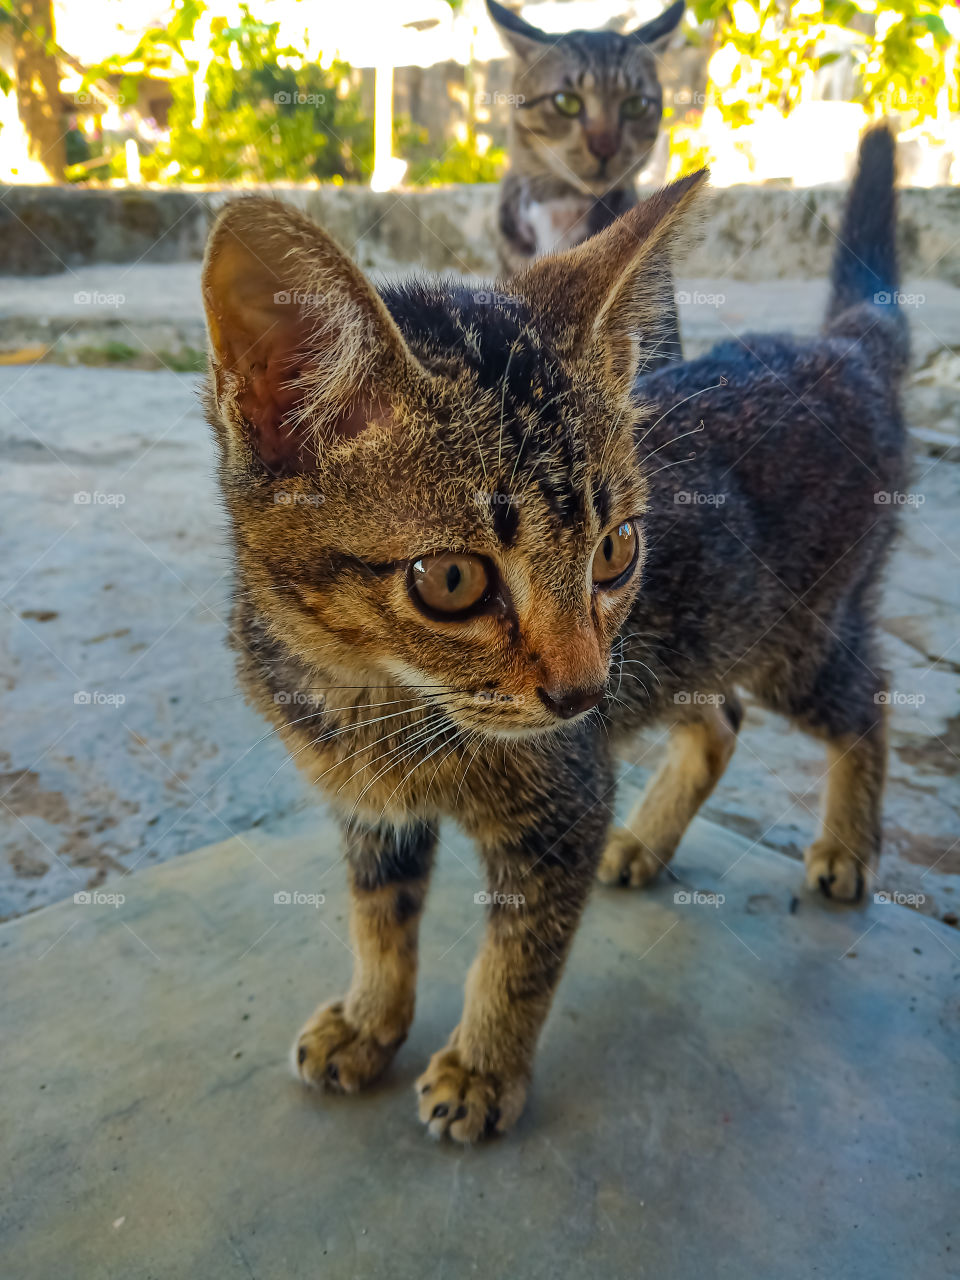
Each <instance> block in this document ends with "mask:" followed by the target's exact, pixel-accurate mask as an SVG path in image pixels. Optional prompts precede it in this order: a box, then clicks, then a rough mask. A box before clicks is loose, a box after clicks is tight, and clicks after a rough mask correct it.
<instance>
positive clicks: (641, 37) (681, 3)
mask: <svg viewBox="0 0 960 1280" xmlns="http://www.w3.org/2000/svg"><path fill="white" fill-rule="evenodd" d="M686 7H687V6H686V0H676V2H675V3H674V4H672V5H671V6H670V8H669V9H664V11H663V13H661V14H660V16H659V17H658V18H652V19H651V20H650V21H649V22H646V23H644V25H643V26H642V27H637V29H636V31H631V32H630V36H631V38H632V39H634V40H637V41H639V42H640V44H645V45H646V46H647V48H648V49H652V50H653V52H654V53H662V52H663V50H664V49H665V48H666V47H667V45H668V44H669V43H670V37H671V36H672V35H673V33H674V31H676V29H677V27H678V26H679V25H680V19H681V18H682V17H683V11H684V9H685V8H686Z"/></svg>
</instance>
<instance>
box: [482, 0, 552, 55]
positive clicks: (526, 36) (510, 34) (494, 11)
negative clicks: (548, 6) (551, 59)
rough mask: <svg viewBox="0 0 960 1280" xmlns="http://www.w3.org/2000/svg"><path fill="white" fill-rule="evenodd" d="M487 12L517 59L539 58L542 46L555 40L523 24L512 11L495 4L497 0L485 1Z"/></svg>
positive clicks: (525, 23)
mask: <svg viewBox="0 0 960 1280" xmlns="http://www.w3.org/2000/svg"><path fill="white" fill-rule="evenodd" d="M487 12H488V13H489V14H490V17H491V18H492V19H493V23H494V26H495V27H496V28H497V30H498V31H499V33H500V38H501V39H502V40H503V42H504V44H506V45H507V46H508V47H509V48H510V50H511V51H512V52H513V53H515V54H516V55H517V57H518V58H521V59H524V60H526V59H528V58H534V57H539V56H540V54H542V53H543V49H544V45H548V44H553V43H554V42H555V41H556V39H557V37H556V36H551V35H548V34H547V33H546V31H541V30H540V28H539V27H534V26H532V25H531V24H530V23H529V22H524V20H523V18H521V17H520V15H519V14H518V13H514V12H513V10H512V9H507V8H506V7H505V6H504V5H502V4H497V0H487Z"/></svg>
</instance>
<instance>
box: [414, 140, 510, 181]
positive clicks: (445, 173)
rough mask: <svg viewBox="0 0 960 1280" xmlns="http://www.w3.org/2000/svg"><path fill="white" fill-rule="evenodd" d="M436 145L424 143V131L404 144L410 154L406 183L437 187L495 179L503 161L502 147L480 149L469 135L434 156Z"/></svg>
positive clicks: (496, 179) (503, 166)
mask: <svg viewBox="0 0 960 1280" xmlns="http://www.w3.org/2000/svg"><path fill="white" fill-rule="evenodd" d="M436 150H437V149H436V146H428V145H427V142H426V134H425V133H424V132H423V131H421V140H420V141H419V142H417V143H414V144H409V143H408V145H407V147H406V151H407V154H408V155H409V156H410V168H409V170H408V171H407V179H408V181H409V182H412V183H414V184H415V185H417V186H430V187H438V186H443V185H444V184H445V183H448V182H499V181H500V179H501V177H502V176H503V171H504V168H505V167H506V163H507V153H506V151H504V149H503V148H502V147H487V148H486V150H481V149H480V147H479V146H478V145H477V142H476V139H475V138H474V137H473V136H468V137H467V138H466V139H465V140H463V141H459V140H458V141H456V142H454V143H452V144H451V145H450V146H449V147H447V148H446V149H445V151H444V152H443V154H442V155H441V156H439V157H438V156H437V153H436Z"/></svg>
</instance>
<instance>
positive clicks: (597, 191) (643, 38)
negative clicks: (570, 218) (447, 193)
mask: <svg viewBox="0 0 960 1280" xmlns="http://www.w3.org/2000/svg"><path fill="white" fill-rule="evenodd" d="M488 8H489V10H490V14H491V17H492V18H493V19H494V21H495V23H496V24H497V27H498V29H499V31H500V34H501V35H502V37H503V39H504V41H505V42H506V43H507V45H508V46H509V47H510V49H511V50H512V52H513V54H514V85H513V92H514V95H515V101H516V106H515V107H514V112H513V127H514V142H515V149H516V150H517V151H518V152H519V153H520V155H519V162H520V163H521V164H522V165H523V166H526V167H528V168H529V167H531V166H532V167H534V168H535V170H536V171H539V172H549V173H552V174H554V175H555V176H556V177H558V178H561V179H563V180H565V181H566V182H568V183H570V184H571V185H572V186H574V187H577V188H578V189H580V190H582V191H585V192H589V193H590V194H593V195H603V194H604V192H606V191H610V190H612V189H613V188H615V187H618V186H622V185H623V184H624V183H625V182H626V181H627V180H628V179H629V177H630V176H631V175H633V174H634V173H635V172H636V171H637V170H638V169H639V168H640V167H641V166H642V165H643V163H644V161H645V160H646V158H647V156H648V155H649V154H650V151H651V149H652V147H653V144H654V142H655V141H656V138H657V132H658V130H659V127H660V120H661V118H662V115H663V95H662V91H661V88H660V81H659V78H658V76H657V59H658V55H659V53H660V51H661V49H662V48H663V47H664V46H665V44H666V43H667V41H668V40H669V38H670V36H671V34H672V33H673V31H674V29H675V28H676V26H677V24H678V23H679V21H680V18H681V17H682V15H683V9H684V3H683V0H677V3H676V4H674V5H672V6H671V7H670V8H669V9H668V10H666V12H665V13H663V14H661V15H660V17H659V18H656V19H654V21H653V22H650V23H647V24H646V26H644V27H641V28H640V29H639V30H637V31H635V32H632V33H631V34H630V35H626V36H623V35H619V34H618V33H616V32H613V31H571V32H569V33H567V34H564V35H549V34H547V33H546V32H543V31H540V30H538V29H537V28H536V27H533V26H531V25H530V24H529V23H526V22H524V21H523V20H522V19H520V18H518V17H517V15H516V14H514V13H512V12H511V11H510V10H508V9H505V8H504V7H503V6H502V5H500V4H497V3H495V2H494V0H488Z"/></svg>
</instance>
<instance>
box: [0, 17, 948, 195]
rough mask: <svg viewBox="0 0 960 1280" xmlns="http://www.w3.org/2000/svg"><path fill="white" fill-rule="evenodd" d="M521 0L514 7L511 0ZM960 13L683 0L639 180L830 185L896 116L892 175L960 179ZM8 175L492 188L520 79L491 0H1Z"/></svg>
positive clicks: (1, 105) (557, 25)
mask: <svg viewBox="0 0 960 1280" xmlns="http://www.w3.org/2000/svg"><path fill="white" fill-rule="evenodd" d="M514 7H517V8H519V6H514ZM662 7H663V6H662V5H660V4H659V3H658V0H633V2H630V0H539V2H537V0H530V2H529V3H527V4H524V5H523V6H522V12H523V13H524V14H525V16H526V17H527V19H528V20H529V21H531V22H533V23H535V24H536V25H538V26H539V27H541V28H543V29H544V30H546V31H558V32H559V31H565V30H570V29H572V28H575V27H587V28H593V27H602V26H608V27H611V28H614V29H617V30H629V29H632V28H633V27H634V26H636V25H638V24H639V23H640V22H642V21H646V20H647V19H649V18H651V17H653V16H655V15H656V14H657V13H658V12H660V10H661V8H662ZM958 35H960V9H958V7H957V5H956V4H955V3H952V4H947V5H941V4H939V3H937V0H897V2H896V3H895V4H883V5H880V4H878V3H876V0H825V2H824V3H820V0H733V3H725V2H724V0H695V3H692V4H691V5H690V6H689V8H688V10H687V13H686V16H685V18H684V21H683V24H682V27H681V29H680V31H679V32H678V34H677V36H676V37H675V39H674V41H673V45H672V47H671V50H670V56H669V58H667V59H666V60H665V61H666V64H667V65H666V66H665V68H664V70H663V79H664V100H665V103H666V106H667V110H666V125H667V129H666V133H665V136H664V138H663V139H662V143H661V145H660V147H659V148H658V149H657V152H656V156H655V158H654V160H653V163H652V165H651V168H650V170H649V172H648V174H647V175H646V176H647V177H649V178H650V179H651V180H656V181H659V180H661V179H662V178H663V177H664V176H665V175H667V176H673V175H674V174H675V173H677V172H680V171H681V170H682V169H684V168H685V167H688V166H689V165H690V164H691V163H692V162H694V161H696V162H698V163H700V162H703V161H706V162H709V163H710V164H711V166H712V168H713V175H714V181H715V182H716V183H718V184H720V185H727V184H730V183H738V182H773V181H779V182H785V183H790V182H793V183H796V184H797V185H810V184H811V183H819V182H831V181H838V180H840V179H842V178H843V177H844V176H845V175H846V172H847V168H848V166H849V162H850V157H851V155H852V152H853V150H854V147H855V142H856V137H857V134H858V133H859V131H860V129H861V128H862V126H863V123H864V121H865V120H866V119H868V118H870V117H873V116H877V115H891V114H892V115H895V116H897V117H898V119H899V123H900V125H901V129H902V134H901V138H902V142H903V143H904V144H905V145H904V148H903V151H904V164H905V169H904V175H903V176H904V180H905V181H906V182H907V183H909V184H911V185H924V186H926V185H934V184H937V183H946V182H950V181H955V180H956V177H957V163H958V161H957V136H958V135H957V116H956V112H957V109H958V67H957V52H956V37H957V36H958ZM0 90H2V91H3V92H2V94H0V181H10V182H31V183H35V182H43V181H54V182H59V181H68V182H71V183H87V184H89V183H115V184H122V183H124V182H132V183H136V184H140V183H144V182H146V183H160V184H175V185H176V184H211V183H213V184H222V183H230V184H249V183H258V182H270V183H274V182H296V183H305V182H333V183H372V184H373V186H374V188H375V189H377V188H379V189H385V188H387V187H391V186H396V185H399V184H401V183H407V184H412V185H426V184H434V185H436V184H441V183H449V182H458V183H473V182H496V181H497V179H498V178H499V176H500V174H501V173H502V171H503V167H504V161H505V145H506V131H507V120H508V114H509V111H510V105H509V101H510V100H509V92H510V72H509V66H508V62H507V59H506V57H505V53H504V49H503V47H502V45H501V43H500V41H499V39H498V36H497V33H496V31H495V29H494V27H493V24H492V23H491V22H490V20H489V18H488V16H487V13H486V10H485V7H484V4H483V0H379V2H376V0H365V2H356V3H351V4H339V3H335V2H334V0H313V2H312V3H301V2H300V0H250V3H249V4H235V3H229V2H228V0H211V2H210V3H204V0H178V2H177V3H175V4H173V5H170V4H164V3H163V2H162V0H96V3H90V2H84V0H0Z"/></svg>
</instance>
